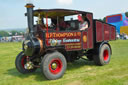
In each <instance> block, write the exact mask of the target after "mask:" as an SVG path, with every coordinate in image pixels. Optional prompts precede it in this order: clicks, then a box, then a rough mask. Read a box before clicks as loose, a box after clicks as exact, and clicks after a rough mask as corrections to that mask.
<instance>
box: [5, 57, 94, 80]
mask: <svg viewBox="0 0 128 85" xmlns="http://www.w3.org/2000/svg"><path fill="white" fill-rule="evenodd" d="M94 65H95V64H94V62H93V61H87V60H82V59H80V60H77V61H75V62H73V63H68V65H67V66H68V68H67V70H73V69H78V68H80V67H82V66H94ZM5 74H7V75H11V76H15V77H19V78H22V79H23V78H27V77H29V76H33V75H34V76H35V78H34V79H35V80H36V81H48V80H47V79H46V78H45V77H44V76H43V75H42V73H41V71H40V69H37V70H36V71H35V72H33V73H28V74H21V73H20V72H18V71H17V69H16V68H11V69H8V70H7V73H5Z"/></svg>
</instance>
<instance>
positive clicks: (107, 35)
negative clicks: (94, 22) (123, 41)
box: [104, 24, 110, 41]
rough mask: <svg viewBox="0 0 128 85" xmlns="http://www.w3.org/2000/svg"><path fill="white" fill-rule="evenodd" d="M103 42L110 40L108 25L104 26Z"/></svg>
mask: <svg viewBox="0 0 128 85" xmlns="http://www.w3.org/2000/svg"><path fill="white" fill-rule="evenodd" d="M104 40H105V41H108V40H110V26H109V25H108V24H104Z"/></svg>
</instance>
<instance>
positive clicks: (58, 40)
mask: <svg viewBox="0 0 128 85" xmlns="http://www.w3.org/2000/svg"><path fill="white" fill-rule="evenodd" d="M26 8H27V13H25V15H26V16H27V20H28V30H27V33H26V36H25V40H24V42H23V44H22V48H23V51H22V52H20V53H19V54H18V55H17V57H16V60H15V65H16V68H17V70H18V71H19V72H20V73H23V74H26V73H30V72H34V71H35V70H36V69H37V68H40V69H41V72H42V73H43V75H44V76H45V77H46V78H47V79H50V80H54V79H58V78H60V77H62V76H63V74H64V73H65V70H66V68H67V62H72V61H74V60H78V59H79V58H81V56H87V58H88V59H89V60H92V61H94V62H95V64H96V65H100V66H103V65H106V64H108V63H109V62H110V58H111V54H112V49H111V46H110V44H109V43H108V42H109V41H111V40H115V39H116V29H115V26H113V25H110V24H107V23H104V22H101V21H99V20H96V19H93V14H92V13H90V12H85V11H78V10H69V9H37V10H33V8H34V6H33V4H27V5H26ZM78 15H80V16H82V18H83V20H84V21H87V22H88V28H87V29H85V30H79V24H80V22H79V21H78V17H77V16H78ZM34 21H35V23H34ZM61 21H63V23H62V24H61V23H60V22H61Z"/></svg>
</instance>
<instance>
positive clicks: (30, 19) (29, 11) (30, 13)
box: [25, 4, 34, 34]
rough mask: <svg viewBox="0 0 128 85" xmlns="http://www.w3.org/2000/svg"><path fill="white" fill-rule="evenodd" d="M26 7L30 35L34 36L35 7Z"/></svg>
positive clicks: (31, 5) (30, 5)
mask: <svg viewBox="0 0 128 85" xmlns="http://www.w3.org/2000/svg"><path fill="white" fill-rule="evenodd" d="M25 7H26V8H27V20H28V28H29V33H31V34H33V32H34V29H33V23H34V19H33V8H34V5H33V4H26V6H25Z"/></svg>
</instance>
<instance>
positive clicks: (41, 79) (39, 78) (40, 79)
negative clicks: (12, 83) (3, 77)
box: [5, 68, 47, 81]
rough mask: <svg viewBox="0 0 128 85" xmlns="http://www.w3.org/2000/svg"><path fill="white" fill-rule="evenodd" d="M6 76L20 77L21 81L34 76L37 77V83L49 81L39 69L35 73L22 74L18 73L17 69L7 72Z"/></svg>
mask: <svg viewBox="0 0 128 85" xmlns="http://www.w3.org/2000/svg"><path fill="white" fill-rule="evenodd" d="M5 74H8V75H11V76H15V77H19V78H21V79H23V78H27V77H29V76H33V75H34V76H35V77H34V79H35V80H36V81H47V79H46V78H45V77H44V76H43V75H42V73H41V72H40V69H37V70H36V71H35V72H33V73H27V74H22V73H20V72H18V71H17V69H16V68H12V69H9V70H7V73H5Z"/></svg>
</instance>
